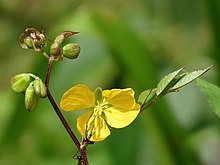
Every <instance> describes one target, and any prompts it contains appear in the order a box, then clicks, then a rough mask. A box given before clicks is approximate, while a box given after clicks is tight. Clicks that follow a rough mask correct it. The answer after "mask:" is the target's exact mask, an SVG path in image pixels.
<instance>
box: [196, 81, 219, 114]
mask: <svg viewBox="0 0 220 165" xmlns="http://www.w3.org/2000/svg"><path fill="white" fill-rule="evenodd" d="M197 86H198V87H199V89H200V90H201V91H202V92H203V93H204V94H205V95H206V96H207V99H208V102H209V104H210V105H211V107H212V109H213V111H214V112H215V113H216V115H217V116H218V117H220V88H219V87H218V86H216V85H214V84H212V83H209V82H207V81H205V80H202V79H198V80H197Z"/></svg>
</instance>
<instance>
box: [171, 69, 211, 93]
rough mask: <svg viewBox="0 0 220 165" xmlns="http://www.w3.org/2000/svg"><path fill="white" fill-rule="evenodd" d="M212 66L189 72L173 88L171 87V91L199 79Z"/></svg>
mask: <svg viewBox="0 0 220 165" xmlns="http://www.w3.org/2000/svg"><path fill="white" fill-rule="evenodd" d="M211 67H212V66H210V67H208V68H207V69H204V70H198V71H194V72H190V73H187V74H186V75H185V76H184V77H183V78H181V79H180V80H179V81H178V82H177V83H176V84H175V85H174V86H173V87H172V88H170V91H176V90H177V89H179V88H181V87H183V86H185V85H187V84H189V83H190V82H192V81H193V80H195V79H197V78H198V77H200V76H201V75H203V74H204V73H206V72H207V71H208V70H209V69H210V68H211Z"/></svg>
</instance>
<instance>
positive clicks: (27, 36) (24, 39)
mask: <svg viewBox="0 0 220 165" xmlns="http://www.w3.org/2000/svg"><path fill="white" fill-rule="evenodd" d="M19 44H20V46H21V47H22V48H24V49H34V50H35V51H41V50H42V49H43V48H44V47H45V46H46V45H47V39H46V37H45V36H44V34H43V33H41V32H39V31H38V30H36V29H34V28H27V29H25V31H24V32H23V33H22V34H21V35H20V36H19Z"/></svg>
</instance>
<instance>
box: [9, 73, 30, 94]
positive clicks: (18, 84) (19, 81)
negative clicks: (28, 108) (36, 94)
mask: <svg viewBox="0 0 220 165" xmlns="http://www.w3.org/2000/svg"><path fill="white" fill-rule="evenodd" d="M31 81H32V78H31V76H29V74H27V73H22V74H18V75H16V76H14V77H12V79H11V87H12V89H13V91H15V92H16V93H21V92H24V91H25V90H26V89H27V87H28V85H29V84H30V83H31Z"/></svg>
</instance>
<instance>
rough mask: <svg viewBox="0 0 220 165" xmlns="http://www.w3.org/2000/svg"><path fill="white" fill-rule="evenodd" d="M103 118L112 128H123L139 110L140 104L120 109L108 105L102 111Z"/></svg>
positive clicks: (132, 119)
mask: <svg viewBox="0 0 220 165" xmlns="http://www.w3.org/2000/svg"><path fill="white" fill-rule="evenodd" d="M103 112H104V114H105V119H106V122H107V123H108V125H110V126H111V127H114V128H123V127H126V126H127V125H129V124H130V123H131V122H133V121H134V119H135V118H136V117H137V115H138V114H139V112H140V105H139V104H137V103H136V104H135V106H134V107H133V108H132V109H129V110H128V109H122V108H115V107H114V106H113V107H110V108H107V109H105V110H104V111H103Z"/></svg>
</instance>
